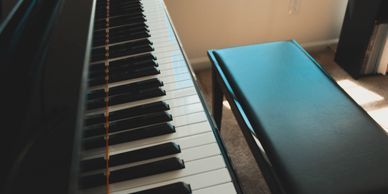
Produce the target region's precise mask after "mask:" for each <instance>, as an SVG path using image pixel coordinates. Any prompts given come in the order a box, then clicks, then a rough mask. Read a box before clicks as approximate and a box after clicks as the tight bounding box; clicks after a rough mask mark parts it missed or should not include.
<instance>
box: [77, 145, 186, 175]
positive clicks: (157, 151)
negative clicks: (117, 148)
mask: <svg viewBox="0 0 388 194" xmlns="http://www.w3.org/2000/svg"><path fill="white" fill-rule="evenodd" d="M180 152H181V149H180V147H179V145H177V144H176V143H173V142H168V143H164V144H159V145H155V146H150V147H146V148H143V149H138V150H133V151H129V152H124V153H120V154H115V155H112V156H110V157H109V165H110V166H118V165H123V164H129V163H133V162H139V161H143V160H149V159H152V158H158V157H163V156H168V155H172V154H178V153H180ZM104 168H105V158H104V157H99V158H93V159H89V160H83V161H81V171H82V172H87V171H94V170H99V169H104Z"/></svg>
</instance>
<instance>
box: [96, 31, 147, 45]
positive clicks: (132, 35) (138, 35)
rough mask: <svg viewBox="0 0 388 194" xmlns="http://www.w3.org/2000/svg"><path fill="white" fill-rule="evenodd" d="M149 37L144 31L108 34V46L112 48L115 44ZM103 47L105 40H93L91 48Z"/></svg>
mask: <svg viewBox="0 0 388 194" xmlns="http://www.w3.org/2000/svg"><path fill="white" fill-rule="evenodd" d="M148 37H150V34H149V33H148V32H147V31H146V30H144V31H138V32H125V31H124V32H121V33H116V34H110V33H109V46H113V44H115V43H119V42H124V41H129V40H136V39H144V38H148ZM104 45H105V38H104V37H102V38H97V37H96V38H95V39H94V40H93V48H96V47H101V46H104Z"/></svg>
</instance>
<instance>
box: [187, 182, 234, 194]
mask: <svg viewBox="0 0 388 194" xmlns="http://www.w3.org/2000/svg"><path fill="white" fill-rule="evenodd" d="M212 193H222V194H236V190H235V188H234V185H233V183H231V182H228V183H224V184H221V185H214V186H212V187H208V188H202V189H199V190H195V191H194V192H193V194H212Z"/></svg>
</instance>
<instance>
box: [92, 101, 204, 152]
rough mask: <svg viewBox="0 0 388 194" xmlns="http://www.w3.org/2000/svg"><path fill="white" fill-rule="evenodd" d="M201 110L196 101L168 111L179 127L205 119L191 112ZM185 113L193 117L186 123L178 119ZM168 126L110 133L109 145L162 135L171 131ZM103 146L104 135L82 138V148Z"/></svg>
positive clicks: (183, 116)
mask: <svg viewBox="0 0 388 194" xmlns="http://www.w3.org/2000/svg"><path fill="white" fill-rule="evenodd" d="M202 111H203V108H202V104H201V103H196V104H189V105H187V106H180V107H177V108H176V109H172V110H170V111H169V113H170V114H171V115H174V116H175V120H176V119H178V121H173V122H172V123H176V124H177V125H176V126H177V127H179V126H182V125H184V124H192V123H195V122H201V121H202V120H204V119H205V118H204V117H200V116H198V115H196V114H193V113H197V114H201V112H202ZM190 114H192V115H190ZM186 115H190V116H191V117H189V118H188V120H190V119H192V117H195V119H193V120H191V121H190V123H189V122H187V120H185V121H186V123H184V121H180V120H181V118H185V116H186ZM135 118H136V117H135ZM191 122H192V123H191ZM95 126H98V127H100V128H103V127H104V123H101V124H100V125H95ZM92 127H93V126H92ZM149 128H150V127H149ZM154 128H155V129H154ZM170 128H171V127H168V125H167V126H164V128H162V127H160V128H156V127H151V128H150V129H147V130H146V129H143V128H140V129H136V130H129V131H123V132H122V133H118V134H112V135H110V141H109V143H110V145H114V144H118V143H123V142H127V141H133V140H137V139H141V138H145V137H154V136H157V135H163V134H167V133H171V132H172V131H173V129H170ZM101 131H102V130H101ZM94 135H95V134H94ZM103 146H105V140H104V136H100V137H95V138H89V139H85V140H84V149H92V148H98V147H103Z"/></svg>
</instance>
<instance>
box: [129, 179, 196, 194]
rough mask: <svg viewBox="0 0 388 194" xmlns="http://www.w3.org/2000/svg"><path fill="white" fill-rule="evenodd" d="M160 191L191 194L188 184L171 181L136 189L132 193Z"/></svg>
mask: <svg viewBox="0 0 388 194" xmlns="http://www.w3.org/2000/svg"><path fill="white" fill-rule="evenodd" d="M162 193H176V194H191V188H190V185H189V184H186V183H183V182H177V183H172V184H168V185H163V186H160V187H155V188H151V189H147V190H143V191H138V192H135V193H132V194H162Z"/></svg>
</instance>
